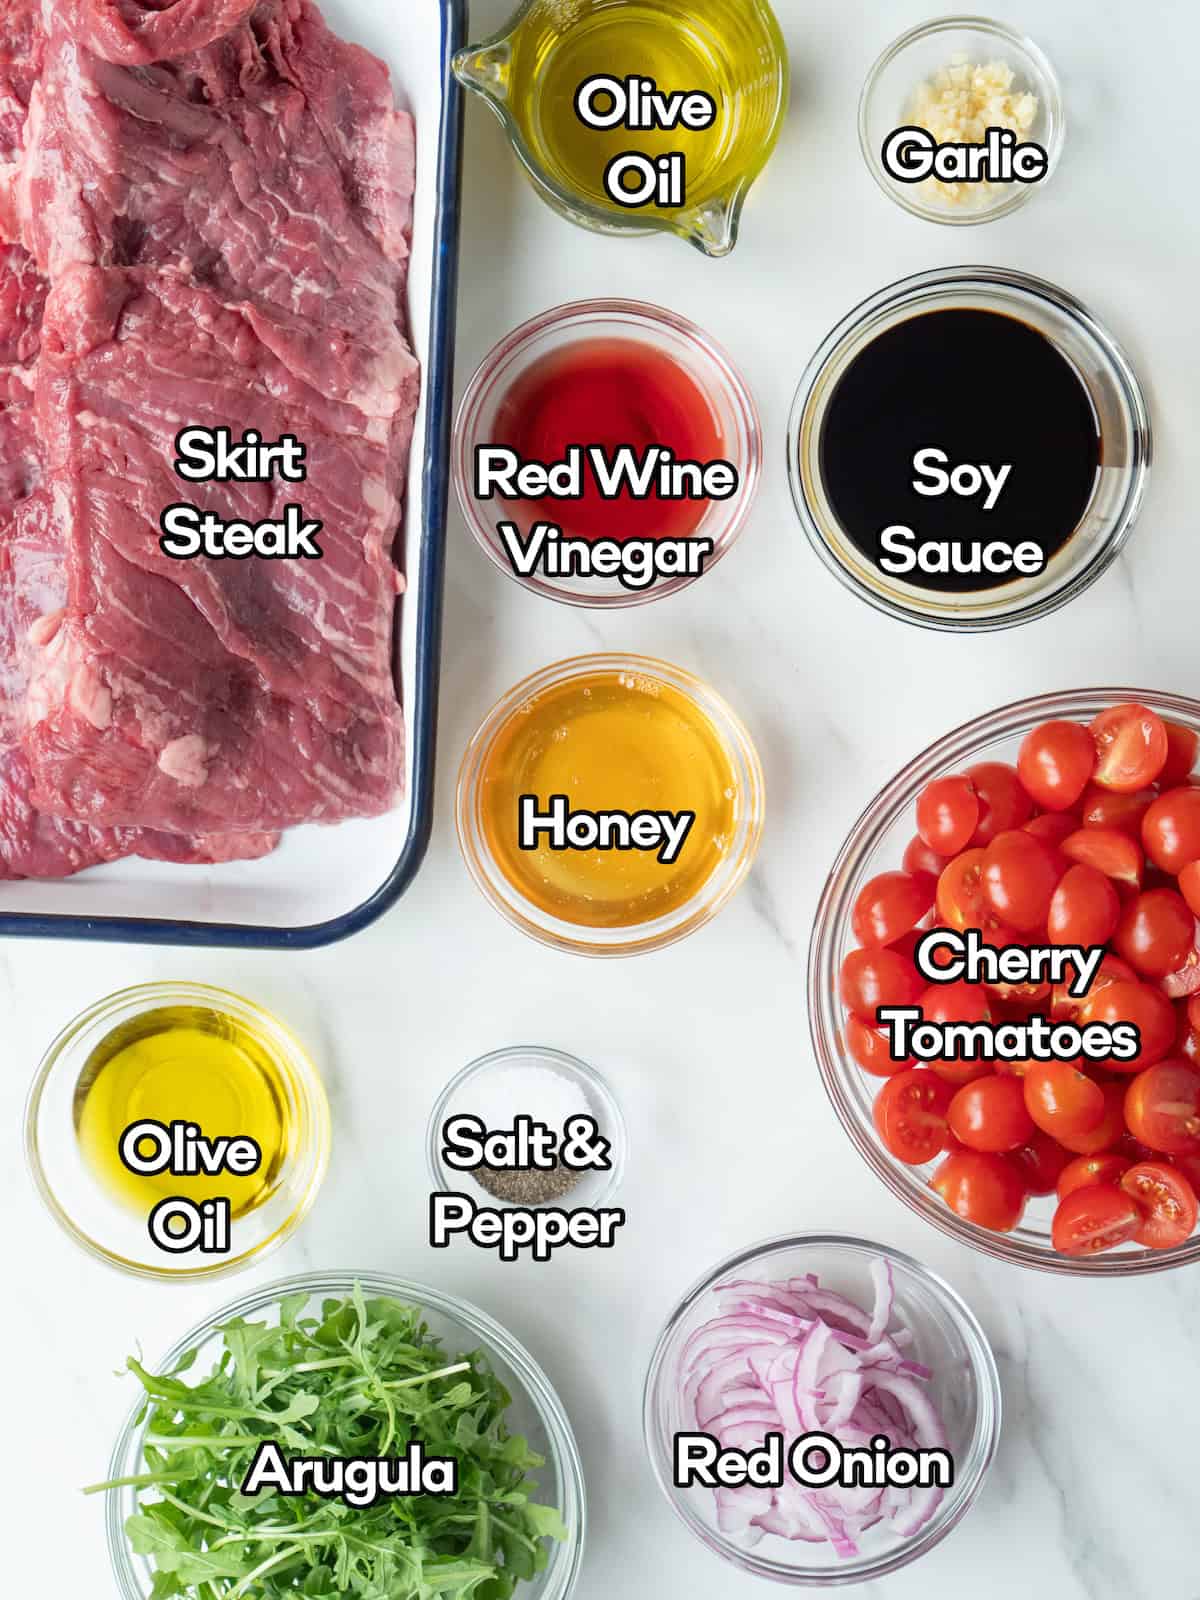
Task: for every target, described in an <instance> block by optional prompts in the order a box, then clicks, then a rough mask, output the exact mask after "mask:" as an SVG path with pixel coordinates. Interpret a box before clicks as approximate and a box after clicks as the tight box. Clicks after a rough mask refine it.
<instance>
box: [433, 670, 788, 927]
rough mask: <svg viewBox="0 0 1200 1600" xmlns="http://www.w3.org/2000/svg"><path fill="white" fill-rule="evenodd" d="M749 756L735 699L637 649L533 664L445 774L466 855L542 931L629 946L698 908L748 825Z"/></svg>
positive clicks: (499, 895) (756, 797)
mask: <svg viewBox="0 0 1200 1600" xmlns="http://www.w3.org/2000/svg"><path fill="white" fill-rule="evenodd" d="M764 798H765V795H764V782H763V773H762V766H761V763H760V762H759V759H758V755H757V753H756V751H755V748H754V744H753V741H752V739H751V737H750V734H749V733H748V731H747V730H746V728H745V726H744V725H743V723H742V721H741V719H740V718H739V717H738V715H737V714H736V712H734V711H733V709H732V708H731V707H730V706H729V705H727V704H726V702H725V701H724V700H723V699H722V698H721V697H720V696H719V695H718V694H716V693H715V692H714V691H713V690H712V689H710V688H709V687H708V686H707V684H705V683H702V682H701V680H700V679H699V678H696V677H694V676H693V675H692V674H691V673H689V672H685V671H683V670H682V669H681V668H679V667H674V666H671V665H670V664H669V663H667V662H665V661H657V660H653V659H651V658H649V657H645V656H632V655H616V654H605V655H592V656H580V657H577V658H575V659H573V660H570V661H563V662H559V663H557V664H556V665H554V666H550V667H546V668H545V669H543V670H542V671H541V672H538V673H535V674H534V675H533V676H532V677H530V678H526V679H525V680H524V681H523V682H521V683H519V684H517V685H516V687H515V688H514V689H512V690H511V691H510V692H509V693H508V694H507V695H505V696H504V698H503V699H502V700H501V701H500V702H499V703H498V704H497V705H496V706H495V707H493V709H492V711H491V712H490V713H489V714H488V716H487V717H486V718H485V719H484V721H483V723H482V725H481V726H480V728H479V731H478V733H476V735H475V737H474V738H473V739H472V740H471V743H470V745H469V746H468V748H467V751H466V754H465V756H464V757H463V763H462V767H461V770H460V772H459V780H458V797H457V820H458V834H459V841H460V843H461V845H462V850H463V855H464V858H465V860H466V863H467V868H468V870H469V871H470V873H471V876H472V878H473V879H474V880H475V883H476V885H477V886H478V887H479V889H480V890H482V892H483V894H484V895H485V896H486V898H487V899H488V900H489V901H490V902H491V904H492V905H493V906H494V907H495V908H496V910H497V911H499V912H500V913H501V915H502V916H504V917H506V918H507V919H508V921H509V922H511V923H512V924H513V925H514V926H515V927H517V928H519V929H520V930H521V931H522V932H523V933H525V934H528V935H529V936H530V937H531V938H534V939H537V940H538V941H540V942H541V943H542V944H547V945H550V946H552V947H554V948H556V949H559V950H566V951H571V952H574V953H576V954H581V955H591V956H629V955H640V954H644V953H646V952H648V951H651V950H659V949H663V948H665V947H666V946H667V945H670V944H674V943H676V941H678V940H680V939H683V938H686V937H687V936H688V935H689V934H691V933H694V932H695V931H696V930H697V929H698V928H700V927H703V926H704V924H705V923H707V922H709V921H711V920H712V918H713V917H715V916H716V915H717V913H718V912H719V911H721V910H722V909H723V908H724V906H726V905H727V904H728V902H729V901H730V899H731V898H732V897H733V895H734V894H736V892H737V890H738V889H739V888H740V887H741V885H742V884H743V882H744V881H745V879H746V876H747V874H748V873H749V871H750V868H751V865H752V864H753V861H754V857H755V854H756V852H757V849H758V844H759V840H760V837H761V834H762V827H763V811H764Z"/></svg>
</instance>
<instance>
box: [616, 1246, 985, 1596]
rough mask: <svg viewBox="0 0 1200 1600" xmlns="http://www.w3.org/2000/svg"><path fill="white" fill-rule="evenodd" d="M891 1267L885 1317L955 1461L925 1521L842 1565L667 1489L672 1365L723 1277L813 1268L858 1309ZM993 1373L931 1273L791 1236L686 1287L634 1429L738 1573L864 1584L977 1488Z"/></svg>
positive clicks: (676, 1497)
mask: <svg viewBox="0 0 1200 1600" xmlns="http://www.w3.org/2000/svg"><path fill="white" fill-rule="evenodd" d="M881 1256H882V1257H883V1258H884V1259H885V1260H886V1261H887V1262H889V1263H890V1265H891V1268H892V1277H893V1282H894V1284H895V1292H896V1306H895V1312H894V1320H895V1321H898V1322H899V1323H901V1324H903V1325H904V1326H905V1327H908V1328H910V1329H911V1330H912V1333H913V1353H914V1358H915V1359H916V1360H918V1361H921V1362H923V1363H924V1364H925V1365H926V1366H927V1367H929V1368H931V1369H932V1373H933V1376H932V1378H931V1379H930V1383H929V1390H930V1396H931V1398H932V1400H933V1402H934V1404H935V1405H936V1407H937V1409H938V1411H939V1413H940V1415H941V1418H942V1421H943V1423H944V1425H945V1429H946V1436H947V1440H948V1448H949V1449H950V1451H951V1452H952V1454H953V1456H954V1484H953V1487H952V1488H950V1489H949V1490H947V1491H946V1497H945V1499H944V1500H943V1501H942V1504H941V1506H940V1507H939V1508H938V1510H937V1512H936V1513H935V1515H934V1517H933V1518H932V1520H931V1521H930V1522H929V1523H928V1524H927V1525H926V1526H925V1527H924V1528H923V1529H922V1530H921V1531H920V1532H919V1533H918V1534H916V1535H914V1536H913V1537H912V1538H910V1539H902V1538H900V1537H899V1536H897V1535H895V1534H891V1533H884V1532H883V1531H882V1530H877V1529H870V1530H868V1531H867V1533H866V1534H864V1536H863V1543H864V1544H865V1545H866V1546H867V1548H866V1549H865V1550H864V1552H863V1553H862V1554H861V1555H859V1556H857V1557H854V1558H853V1559H850V1560H844V1559H843V1558H841V1557H839V1556H838V1555H837V1553H836V1552H835V1551H834V1549H833V1547H832V1546H831V1545H816V1544H806V1543H791V1542H789V1541H788V1540H786V1539H782V1538H776V1537H774V1536H770V1535H769V1536H768V1537H766V1538H765V1539H763V1540H762V1542H761V1543H760V1544H758V1545H756V1546H755V1547H754V1548H753V1549H747V1548H746V1547H745V1546H743V1545H740V1544H738V1543H737V1542H736V1541H735V1540H733V1539H732V1538H730V1537H729V1536H728V1535H726V1534H724V1533H722V1532H721V1531H720V1529H719V1528H718V1527H717V1519H716V1504H715V1500H714V1496H713V1492H712V1490H711V1489H704V1488H690V1489H680V1488H677V1487H676V1485H675V1482H674V1476H675V1474H674V1464H673V1459H672V1458H673V1454H674V1451H673V1441H674V1437H675V1435H676V1434H677V1433H678V1432H680V1431H688V1430H691V1429H693V1428H694V1422H693V1421H692V1420H691V1419H689V1418H687V1417H686V1416H685V1414H684V1407H683V1400H682V1396H681V1393H680V1389H681V1385H680V1382H679V1361H680V1357H681V1354H682V1352H683V1348H684V1346H685V1344H686V1342H687V1340H688V1339H689V1338H690V1337H691V1335H692V1334H693V1333H694V1332H695V1330H696V1329H697V1328H699V1327H701V1326H702V1325H703V1324H704V1323H705V1322H707V1321H708V1320H709V1318H711V1317H713V1316H715V1315H716V1314H717V1313H716V1311H715V1309H714V1307H715V1295H714V1290H715V1289H716V1287H717V1286H718V1285H719V1284H720V1283H721V1282H722V1280H723V1279H725V1278H728V1277H732V1276H736V1277H745V1278H758V1277H761V1278H763V1279H764V1280H765V1279H770V1278H785V1277H802V1276H803V1275H804V1274H805V1273H810V1272H811V1273H815V1274H816V1276H817V1277H818V1278H819V1279H820V1281H821V1287H822V1288H826V1289H832V1290H834V1291H835V1292H836V1293H839V1294H844V1295H846V1296H848V1297H849V1298H850V1299H851V1300H853V1301H855V1302H856V1303H857V1304H859V1305H861V1306H866V1307H869V1306H870V1305H871V1303H872V1301H873V1299H874V1288H873V1286H872V1283H871V1277H870V1266H871V1262H872V1261H873V1260H875V1259H877V1258H878V1257H881ZM1000 1415H1001V1398H1000V1377H999V1374H998V1372H997V1371H996V1361H995V1357H994V1356H993V1355H992V1351H991V1347H990V1346H989V1344H988V1342H987V1339H986V1337H985V1335H984V1333H983V1330H982V1328H980V1326H979V1323H978V1322H977V1321H976V1320H975V1317H974V1315H973V1313H972V1312H971V1311H970V1309H969V1308H968V1307H967V1306H966V1305H965V1304H964V1302H963V1301H962V1300H961V1299H960V1298H959V1296H958V1295H957V1294H956V1293H955V1292H954V1290H953V1289H951V1288H950V1286H949V1285H948V1284H946V1283H943V1281H942V1280H941V1278H939V1277H937V1276H936V1275H935V1274H934V1273H932V1272H930V1271H929V1270H928V1268H926V1267H923V1266H921V1264H920V1263H919V1262H917V1261H914V1260H912V1259H911V1257H909V1256H906V1255H902V1254H901V1253H900V1252H899V1251H898V1250H892V1249H889V1248H888V1247H887V1246H886V1245H881V1244H874V1243H871V1242H870V1241H868V1240H866V1239H854V1238H850V1237H847V1236H843V1235H841V1234H820V1233H800V1234H794V1235H792V1236H790V1237H785V1238H780V1239H770V1240H767V1241H766V1242H765V1243H762V1244H756V1245H752V1246H751V1247H750V1248H749V1249H748V1250H742V1251H739V1252H738V1254H737V1255H733V1256H730V1257H729V1259H728V1260H726V1261H722V1262H721V1263H720V1265H719V1266H717V1267H716V1268H714V1270H713V1271H712V1272H710V1273H708V1274H707V1275H706V1276H705V1277H703V1278H701V1279H700V1281H699V1282H698V1283H696V1284H694V1285H693V1286H692V1288H691V1289H689V1290H688V1292H687V1294H685V1295H684V1297H683V1299H682V1300H681V1301H680V1302H679V1304H678V1305H677V1306H676V1308H675V1310H674V1311H673V1312H672V1313H671V1315H670V1317H669V1318H668V1319H667V1324H666V1327H665V1328H664V1329H663V1331H662V1334H661V1335H660V1336H659V1340H658V1344H657V1346H656V1348H655V1351H654V1355H653V1357H652V1358H651V1362H650V1370H649V1373H648V1374H647V1377H646V1388H645V1396H644V1402H643V1426H644V1430H645V1436H646V1448H647V1450H648V1451H649V1454H650V1462H651V1465H652V1466H653V1468H654V1474H655V1476H656V1477H657V1479H658V1483H659V1487H660V1488H661V1489H662V1492H663V1493H664V1494H665V1495H666V1497H667V1499H668V1501H669V1502H670V1505H671V1509H672V1510H673V1511H674V1512H675V1514H676V1516H678V1517H679V1519H680V1520H681V1521H682V1522H683V1523H684V1524H685V1526H686V1527H687V1528H688V1529H689V1531H690V1532H692V1533H694V1534H695V1535H696V1537H697V1538H698V1539H700V1540H701V1541H702V1542H703V1543H704V1544H705V1545H707V1546H708V1548H709V1549H710V1550H711V1551H713V1552H714V1554H716V1555H718V1556H720V1557H721V1558H722V1560H724V1561H728V1562H729V1563H730V1565H732V1566H735V1567H738V1568H740V1570H741V1571H743V1572H749V1573H752V1574H753V1575H754V1576H755V1577H759V1578H769V1579H771V1580H772V1581H773V1582H775V1583H786V1584H791V1585H793V1586H795V1587H798V1588H814V1589H821V1588H835V1587H839V1586H841V1585H843V1584H855V1583H870V1582H872V1581H874V1580H875V1579H876V1578H883V1577H886V1576H887V1574H888V1573H891V1572H897V1571H899V1569H900V1568H901V1567H906V1566H908V1565H909V1564H910V1563H911V1562H913V1561H916V1560H918V1559H919V1557H921V1556H923V1555H925V1554H926V1553H927V1552H928V1551H930V1550H932V1549H933V1547H934V1546H935V1545H937V1544H940V1543H941V1541H942V1540H943V1539H944V1538H945V1537H946V1535H947V1534H948V1533H949V1532H950V1530H951V1529H952V1528H953V1527H955V1526H956V1525H957V1523H958V1522H959V1521H960V1520H961V1519H962V1518H963V1517H964V1516H965V1515H966V1513H967V1511H968V1510H969V1509H970V1507H971V1505H972V1503H973V1502H974V1500H975V1498H976V1496H977V1495H978V1493H979V1491H980V1489H981V1488H982V1486H983V1481H984V1478H985V1477H986V1476H987V1472H988V1468H989V1467H990V1466H991V1463H992V1459H993V1457H994V1455H995V1453H996V1446H997V1444H998V1442H999V1438H1000Z"/></svg>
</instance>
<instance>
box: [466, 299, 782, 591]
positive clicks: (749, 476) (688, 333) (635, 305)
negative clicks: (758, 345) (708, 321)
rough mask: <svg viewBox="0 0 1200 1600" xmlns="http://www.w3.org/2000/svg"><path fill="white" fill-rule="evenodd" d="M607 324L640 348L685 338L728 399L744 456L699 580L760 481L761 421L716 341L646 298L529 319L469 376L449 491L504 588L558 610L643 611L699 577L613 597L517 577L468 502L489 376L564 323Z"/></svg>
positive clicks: (726, 544) (569, 307) (729, 541)
mask: <svg viewBox="0 0 1200 1600" xmlns="http://www.w3.org/2000/svg"><path fill="white" fill-rule="evenodd" d="M601 318H603V319H607V320H606V322H605V327H606V329H607V328H610V327H614V324H615V327H614V336H616V337H626V338H633V339H635V340H637V342H643V339H644V336H645V334H646V333H647V332H648V331H650V330H654V329H657V328H666V329H668V330H669V331H670V332H672V333H674V334H676V335H677V336H678V337H680V338H681V339H683V340H685V341H686V342H687V343H688V344H690V345H691V346H692V347H693V349H695V350H696V351H697V352H698V353H699V354H700V355H701V356H702V357H703V359H704V361H705V363H706V364H707V365H708V366H710V367H711V368H713V369H715V371H716V372H717V373H718V374H719V375H720V381H721V383H722V385H723V386H724V389H725V391H726V393H727V395H728V398H729V402H730V406H731V408H732V409H734V410H736V411H737V412H738V413H739V415H740V420H741V425H742V428H743V430H744V432H745V435H746V445H747V454H746V460H745V461H744V462H735V463H734V465H735V466H736V467H737V469H738V492H737V496H736V498H735V499H734V500H733V501H732V502H725V507H726V508H727V509H728V510H729V511H730V516H729V520H728V522H727V523H725V525H724V526H723V528H722V529H721V532H720V537H719V538H718V539H716V540H715V541H714V543H715V548H714V550H713V553H712V555H711V556H710V557H709V558H708V560H707V561H706V562H705V564H704V572H703V574H702V575H701V576H703V577H707V576H708V574H709V573H710V572H711V571H712V570H713V568H714V567H715V566H716V565H717V564H718V562H720V561H721V560H722V559H723V558H724V557H725V556H726V555H727V554H728V553H729V551H730V550H732V549H733V547H734V545H735V544H736V543H737V541H738V539H739V538H740V537H741V535H742V534H743V533H744V531H745V528H746V524H747V523H748V521H749V520H750V513H751V511H752V510H753V508H754V502H755V499H756V498H757V495H758V486H759V480H760V478H761V476H762V463H763V432H762V418H761V416H760V414H759V410H758V405H757V402H756V401H755V399H754V396H753V394H751V392H750V389H749V387H748V385H747V383H746V380H745V379H744V378H743V377H742V375H741V373H740V372H739V370H738V368H737V367H736V366H735V365H734V363H733V361H732V360H731V358H730V356H729V354H728V352H727V351H726V350H725V349H724V347H723V346H722V345H720V344H719V343H718V342H717V341H716V340H715V339H713V338H712V337H711V336H710V335H709V334H707V333H706V332H705V331H704V329H703V328H701V327H700V326H699V325H698V324H697V323H694V322H692V321H690V320H689V318H687V317H684V316H680V315H679V313H678V312H675V311H671V310H669V309H668V308H667V307H665V306H659V305H655V304H654V303H653V302H652V301H649V300H625V299H596V300H569V301H566V302H564V304H562V305H558V306H552V307H551V308H550V309H549V310H547V311H543V312H541V313H539V314H538V315H537V316H535V317H530V318H529V319H528V320H527V321H525V322H523V323H521V324H520V326H519V327H516V328H514V329H513V330H512V332H511V333H509V334H507V335H506V336H505V337H504V338H503V339H501V340H500V341H499V342H498V343H497V344H495V345H493V346H492V348H491V349H490V350H489V351H488V353H487V355H485V356H484V358H483V360H482V361H481V362H480V363H479V365H478V366H477V367H476V369H475V371H474V373H473V374H472V375H471V379H470V382H469V383H468V384H467V387H466V389H465V391H464V392H463V397H462V400H461V401H460V403H459V407H458V415H457V417H456V418H455V422H454V451H453V464H454V488H455V492H456V494H457V495H458V504H459V509H460V510H461V512H462V516H463V520H464V522H465V523H466V524H467V527H468V528H470V530H471V533H472V535H473V536H474V539H475V542H476V544H477V545H478V546H479V548H480V549H481V550H482V551H483V553H484V555H485V556H487V558H488V560H489V561H490V562H491V563H492V565H493V566H494V567H495V568H496V569H497V570H498V571H499V572H502V573H503V574H504V576H505V577H506V578H508V579H509V580H510V581H511V582H513V583H516V584H519V585H520V587H521V588H522V589H527V590H528V591H529V592H530V593H531V594H537V595H542V596H544V597H545V598H546V599H549V600H554V601H557V602H558V604H559V605H567V606H577V607H582V608H584V609H585V610H590V611H603V610H616V609H623V608H627V607H629V606H640V605H648V604H650V602H651V601H654V600H665V599H667V598H668V597H669V596H670V595H673V594H678V593H680V591H681V590H683V589H687V588H689V587H690V586H691V585H692V584H693V583H697V582H699V579H698V578H693V577H676V578H668V579H666V580H665V581H662V582H658V583H655V584H654V585H652V587H651V588H649V589H646V590H638V591H635V590H632V589H623V590H622V591H621V592H620V593H619V594H617V593H614V594H596V595H589V594H575V593H573V592H572V591H570V590H568V589H564V588H561V587H559V585H558V584H557V583H556V582H555V581H554V580H553V579H548V578H538V577H528V578H526V577H522V576H521V574H520V573H518V572H516V571H514V569H513V567H512V565H511V563H510V562H508V561H506V560H505V558H504V556H503V555H502V554H501V552H500V551H499V550H498V549H497V548H496V543H495V540H494V539H493V538H492V537H491V535H490V533H489V531H488V525H487V522H486V519H485V518H484V517H483V516H482V515H481V514H480V511H479V507H478V505H477V503H476V500H475V496H474V494H473V493H472V489H471V483H472V462H471V460H470V449H469V446H468V436H469V434H471V433H473V431H474V424H475V420H476V412H477V410H478V407H479V405H480V402H481V401H482V399H483V397H484V395H485V394H486V393H487V391H488V390H489V388H490V386H491V385H492V383H493V381H494V380H495V377H496V374H497V373H498V372H499V370H500V369H501V368H502V367H503V366H504V365H505V364H506V363H508V362H510V361H512V360H513V359H514V358H516V357H517V356H519V355H520V353H521V352H522V350H523V349H524V348H525V347H526V346H527V345H529V344H531V343H532V342H533V341H534V340H535V339H538V338H540V337H541V336H542V334H544V333H546V332H548V331H551V330H555V329H558V328H564V327H567V326H569V325H571V324H577V325H579V326H580V328H581V331H585V329H586V324H587V323H589V322H594V321H597V320H598V319H601Z"/></svg>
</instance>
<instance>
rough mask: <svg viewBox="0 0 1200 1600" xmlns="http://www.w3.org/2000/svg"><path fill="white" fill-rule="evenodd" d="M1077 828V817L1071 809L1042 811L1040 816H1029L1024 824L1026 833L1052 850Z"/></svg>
mask: <svg viewBox="0 0 1200 1600" xmlns="http://www.w3.org/2000/svg"><path fill="white" fill-rule="evenodd" d="M1078 828H1079V818H1078V817H1077V816H1076V815H1075V813H1074V812H1073V811H1043V812H1042V814H1041V816H1040V817H1031V818H1030V819H1029V821H1028V822H1027V823H1026V824H1025V832H1026V833H1031V834H1032V835H1033V837H1034V838H1035V839H1040V840H1041V841H1042V843H1043V844H1048V845H1049V846H1050V847H1051V849H1054V850H1057V849H1059V848H1061V846H1062V842H1063V840H1064V839H1069V838H1070V837H1071V835H1072V834H1073V833H1075V832H1076V831H1077V830H1078Z"/></svg>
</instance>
